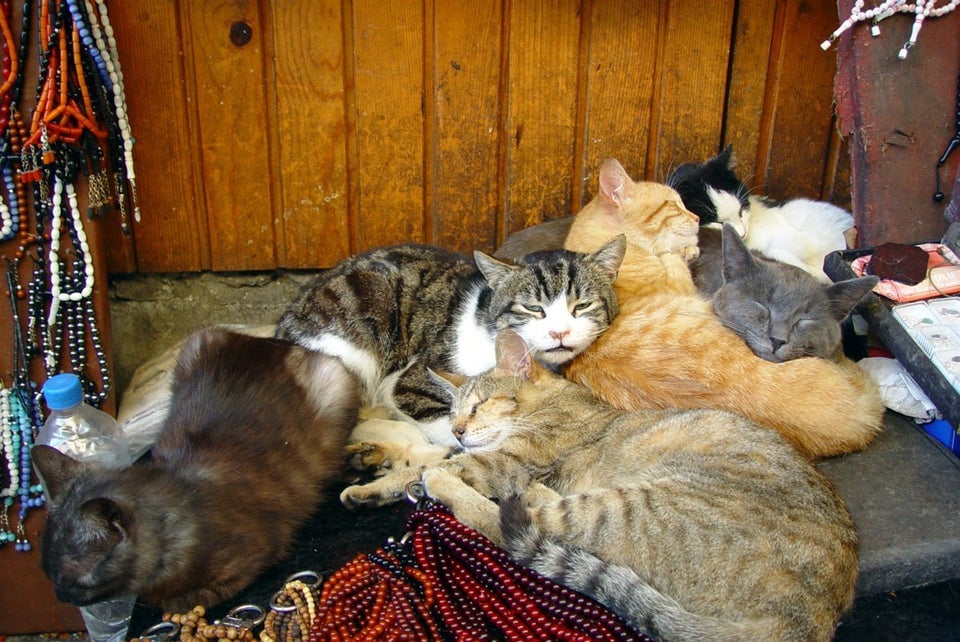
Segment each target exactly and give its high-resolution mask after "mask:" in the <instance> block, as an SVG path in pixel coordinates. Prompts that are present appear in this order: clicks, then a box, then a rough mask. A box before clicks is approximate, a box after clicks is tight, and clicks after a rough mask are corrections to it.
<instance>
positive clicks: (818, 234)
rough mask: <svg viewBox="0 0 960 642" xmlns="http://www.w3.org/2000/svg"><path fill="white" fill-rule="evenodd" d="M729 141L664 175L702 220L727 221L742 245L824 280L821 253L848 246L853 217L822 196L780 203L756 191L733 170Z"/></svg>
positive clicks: (701, 222) (733, 162) (705, 223)
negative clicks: (700, 159)
mask: <svg viewBox="0 0 960 642" xmlns="http://www.w3.org/2000/svg"><path fill="white" fill-rule="evenodd" d="M735 167H736V156H735V154H734V152H733V145H728V146H727V147H726V148H725V149H724V150H723V151H722V152H720V153H719V154H718V155H716V156H714V157H713V158H710V159H708V160H706V161H704V162H703V163H684V164H683V165H681V166H680V167H678V168H677V169H676V170H675V171H674V172H672V173H671V174H670V176H669V177H668V178H667V184H668V185H670V186H671V187H673V188H674V189H675V190H677V192H678V193H679V194H680V197H681V198H682V199H683V204H684V205H685V206H686V207H687V209H689V210H690V211H691V212H693V213H694V214H696V215H697V216H699V217H700V224H701V225H711V224H723V223H729V224H730V225H732V226H733V227H734V229H736V231H737V232H738V233H739V234H740V236H742V237H743V238H744V241H745V242H746V245H747V247H749V248H750V249H751V250H756V251H758V252H760V253H762V254H763V255H764V256H766V257H768V258H771V259H776V260H777V261H781V262H783V263H788V264H790V265H795V266H797V267H799V268H801V269H803V270H805V271H807V272H809V273H810V274H812V275H813V276H815V277H817V278H818V279H819V280H820V281H822V282H824V283H829V282H830V278H829V277H828V276H827V275H826V274H825V273H824V271H823V257H825V256H826V255H827V254H830V253H831V252H834V251H837V250H845V249H847V240H846V237H845V232H847V231H848V230H850V229H851V228H852V227H853V216H852V215H851V214H850V212H848V211H846V210H844V209H843V208H840V207H837V206H836V205H833V204H832V203H828V202H826V201H815V200H811V199H807V198H795V199H791V200H788V201H784V202H780V203H778V202H776V201H773V200H772V199H769V198H766V197H763V196H756V195H752V194H750V193H749V190H748V189H747V187H746V186H745V185H744V184H743V182H742V181H741V180H740V179H739V178H738V177H737V175H736V173H735V172H734V170H735Z"/></svg>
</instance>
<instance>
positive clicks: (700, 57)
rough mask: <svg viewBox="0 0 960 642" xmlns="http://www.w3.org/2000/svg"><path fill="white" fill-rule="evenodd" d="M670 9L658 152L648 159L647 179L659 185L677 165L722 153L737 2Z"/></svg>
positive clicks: (675, 4) (678, 4)
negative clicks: (731, 45)
mask: <svg viewBox="0 0 960 642" xmlns="http://www.w3.org/2000/svg"><path fill="white" fill-rule="evenodd" d="M667 4H668V5H669V6H668V8H667V14H666V31H665V40H664V43H663V55H662V58H661V60H659V61H658V65H660V66H661V67H662V70H661V72H660V74H659V75H660V77H661V82H660V87H659V88H658V91H657V93H656V95H655V100H656V101H657V104H656V105H655V106H654V109H653V118H654V120H653V122H652V123H651V125H650V130H651V137H652V141H653V143H654V144H655V147H654V148H653V149H652V150H650V152H649V153H648V155H647V169H646V177H647V178H648V179H653V180H665V179H666V177H667V174H669V172H670V170H671V169H672V168H673V167H676V165H678V164H680V163H684V162H687V161H691V160H702V159H704V158H706V157H708V156H711V155H713V154H715V153H716V152H717V149H718V147H719V145H720V132H721V128H722V126H723V107H724V100H725V97H726V82H727V67H728V64H729V59H730V38H731V33H732V29H733V11H734V0H725V1H723V2H682V1H680V0H673V1H669V2H667ZM694 61H695V62H694ZM635 178H637V177H635Z"/></svg>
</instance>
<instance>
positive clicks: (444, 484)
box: [420, 468, 466, 505]
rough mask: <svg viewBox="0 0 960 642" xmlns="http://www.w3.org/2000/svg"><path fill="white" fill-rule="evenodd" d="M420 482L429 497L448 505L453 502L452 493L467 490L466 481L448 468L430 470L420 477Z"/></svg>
mask: <svg viewBox="0 0 960 642" xmlns="http://www.w3.org/2000/svg"><path fill="white" fill-rule="evenodd" d="M420 481H421V482H422V483H423V489H424V490H425V491H426V493H427V495H429V496H430V497H433V498H434V499H436V500H437V501H440V502H442V503H444V504H447V505H449V504H450V502H451V498H452V497H453V495H452V493H456V492H458V491H462V490H463V489H464V488H466V483H465V482H464V480H462V479H461V478H460V477H458V476H457V475H456V474H455V473H453V472H452V471H450V470H448V469H446V468H428V469H426V470H425V471H423V474H422V475H420Z"/></svg>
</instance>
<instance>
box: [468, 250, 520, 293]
mask: <svg viewBox="0 0 960 642" xmlns="http://www.w3.org/2000/svg"><path fill="white" fill-rule="evenodd" d="M473 260H474V261H476V263H477V267H478V268H480V273H481V274H483V278H485V279H486V280H487V283H488V284H490V287H491V288H493V289H497V287H498V286H499V285H500V284H501V283H502V282H503V281H504V279H506V278H507V277H508V276H510V274H512V273H513V271H514V270H516V269H517V267H516V266H514V265H510V264H509V263H504V262H503V261H498V260H497V259H495V258H493V257H492V256H487V255H486V254H484V253H483V252H481V251H480V250H474V251H473Z"/></svg>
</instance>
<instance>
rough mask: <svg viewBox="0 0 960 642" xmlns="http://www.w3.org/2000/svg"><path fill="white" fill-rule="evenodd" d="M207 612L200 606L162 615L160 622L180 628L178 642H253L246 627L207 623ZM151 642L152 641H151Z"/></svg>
mask: <svg viewBox="0 0 960 642" xmlns="http://www.w3.org/2000/svg"><path fill="white" fill-rule="evenodd" d="M206 613H207V611H206V609H205V608H203V607H202V606H200V605H197V606H195V607H193V608H192V609H191V610H189V611H187V612H186V613H169V612H167V613H164V614H163V616H162V620H163V621H164V622H172V623H173V624H176V625H177V626H179V627H180V635H179V640H180V642H211V641H212V640H217V641H218V642H254V640H255V638H254V636H253V632H252V631H251V630H250V629H249V628H247V627H243V626H241V627H237V626H230V625H228V624H218V623H213V624H211V623H209V622H207V620H206V619H205V617H204V616H205V615H206ZM141 640H142V642H147V641H148V640H150V638H131V640H130V642H141ZM151 642H152V641H151Z"/></svg>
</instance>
